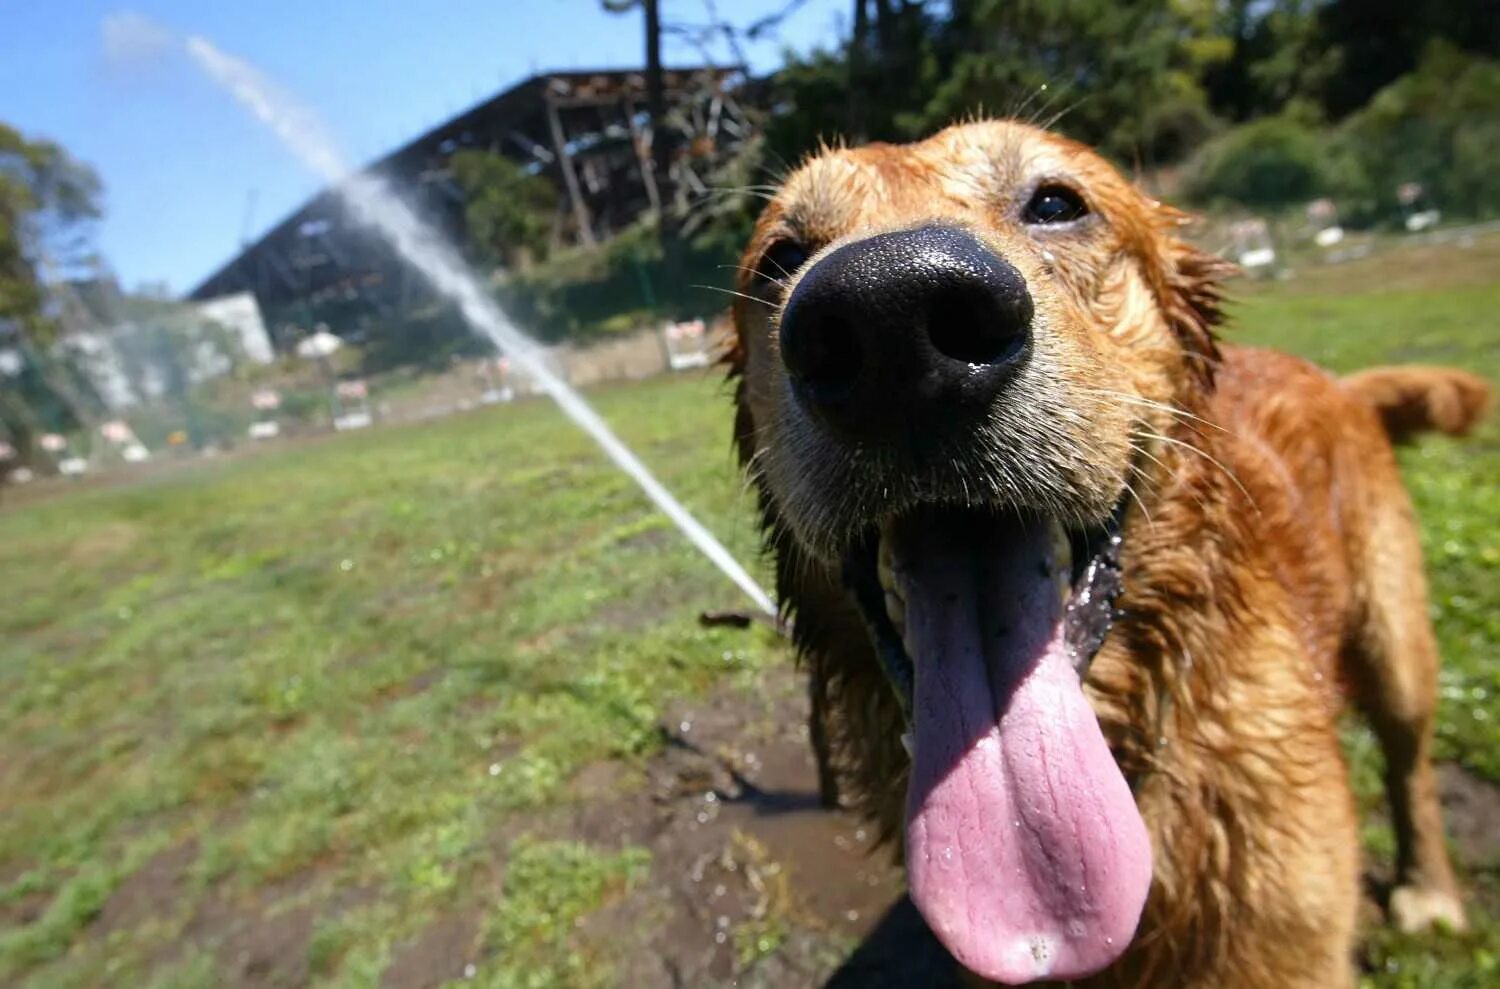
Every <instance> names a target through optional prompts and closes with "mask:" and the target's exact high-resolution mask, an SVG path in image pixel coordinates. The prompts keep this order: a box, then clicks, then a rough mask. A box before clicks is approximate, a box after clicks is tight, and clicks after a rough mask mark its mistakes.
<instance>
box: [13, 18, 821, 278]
mask: <svg viewBox="0 0 1500 989" xmlns="http://www.w3.org/2000/svg"><path fill="white" fill-rule="evenodd" d="M710 2H711V0H710ZM661 3H662V10H663V19H664V20H666V21H668V22H672V21H680V22H688V23H702V22H704V21H705V20H707V16H706V13H705V3H704V0H661ZM785 4H786V0H717V7H718V9H719V11H720V13H721V15H723V16H725V17H727V18H729V19H731V20H733V21H734V22H736V23H739V24H742V25H743V24H747V23H750V22H752V21H754V20H755V19H756V18H758V17H759V16H762V15H764V14H765V13H767V12H771V11H776V10H780V9H782V7H783V6H785ZM3 6H4V7H5V10H4V13H3V14H0V23H3V24H4V30H3V32H0V121H4V122H6V123H8V124H10V125H11V126H13V127H17V128H18V129H20V131H21V132H22V133H23V134H26V135H27V136H28V137H47V138H51V139H52V140H55V141H57V142H58V143H60V144H62V145H63V146H64V147H66V148H67V149H68V150H69V152H70V153H72V154H73V155H74V157H76V158H79V159H81V160H82V161H85V162H87V163H88V164H90V165H92V166H93V167H94V169H95V170H96V171H97V172H98V173H99V175H100V177H101V179H102V180H103V184H104V190H105V197H104V210H105V215H104V219H103V220H102V222H101V223H100V225H99V231H98V242H99V248H100V250H101V252H102V253H103V254H104V256H105V258H106V259H107V261H108V262H109V264H110V265H111V266H112V267H113V268H114V270H115V272H116V273H117V274H118V275H119V278H120V281H121V283H122V284H124V285H125V286H127V287H135V286H139V285H141V284H144V283H162V282H165V283H166V285H167V287H168V288H169V289H170V290H171V291H174V292H178V293H181V292H185V291H187V290H189V289H191V288H192V287H193V286H194V285H195V284H196V283H197V282H198V281H199V280H200V279H202V278H203V277H204V276H206V275H208V274H209V273H210V272H212V271H214V270H215V269H216V268H218V267H219V266H220V265H221V264H222V263H223V262H224V261H226V260H228V259H229V258H230V257H231V256H233V255H234V254H235V253H237V252H238V250H239V247H240V244H241V241H242V239H244V237H245V236H246V234H248V235H249V236H250V238H251V239H253V238H254V237H255V236H257V235H259V234H260V233H261V232H263V231H265V230H267V229H269V228H270V227H272V226H273V225H275V223H276V222H277V221H279V220H280V219H282V218H283V217H284V216H286V214H288V213H289V212H291V211H292V210H293V209H295V208H296V207H297V206H299V205H301V203H302V202H303V201H304V200H306V199H307V198H308V197H309V196H311V195H312V194H313V193H314V192H315V191H316V190H317V188H318V181H317V180H316V179H315V178H314V177H313V176H312V175H311V174H310V173H308V172H306V171H304V170H303V168H302V167H301V166H300V165H298V164H297V162H296V161H294V160H293V159H292V157H291V156H290V155H289V154H287V153H286V152H285V151H284V150H283V149H282V148H281V147H280V146H279V145H278V144H277V143H276V140H275V138H274V137H272V136H271V135H270V133H269V132H268V131H265V130H263V129H262V128H261V126H260V125H259V124H257V123H256V122H255V121H253V120H252V119H251V118H250V117H248V116H247V115H246V114H245V113H244V112H243V111H241V110H240V109H239V108H238V107H237V106H236V105H235V104H234V102H233V101H232V100H231V99H230V97H229V96H228V95H226V94H225V93H223V92H221V91H219V90H218V89H216V88H215V87H214V86H213V85H212V84H211V83H210V82H209V81H208V80H207V79H206V78H205V77H203V76H201V75H200V74H198V72H197V70H196V69H194V68H193V66H192V65H191V63H190V62H189V61H188V60H187V59H186V58H185V57H184V56H183V55H182V54H181V49H180V45H179V43H178V41H177V39H179V38H181V37H183V36H186V35H189V34H198V35H202V36H203V37H205V38H207V39H208V40H210V41H212V42H214V43H215V44H216V45H218V46H219V47H221V48H223V49H224V50H226V51H227V52H229V53H231V54H234V55H238V56H240V57H242V58H245V59H248V60H249V61H250V62H252V63H254V64H255V65H256V66H258V67H259V68H260V69H261V70H262V71H263V72H265V73H266V74H268V75H269V76H270V77H271V78H273V79H275V80H276V81H277V82H278V83H280V84H281V85H282V86H283V87H285V88H286V89H288V90H290V91H291V92H292V93H294V94H295V95H296V96H297V97H298V99H299V100H300V101H301V102H302V103H304V104H305V105H306V106H308V107H310V108H311V109H312V110H313V111H315V112H316V113H318V114H319V115H320V116H321V117H322V119H323V120H324V121H325V122H326V123H327V125H328V127H329V129H330V130H331V132H332V133H333V134H334V135H335V136H336V137H337V138H338V140H339V141H340V142H341V144H342V148H343V151H344V153H345V157H346V158H347V159H348V160H350V161H354V162H368V161H370V160H372V159H375V158H378V157H379V156H380V155H382V154H384V153H385V152H386V151H389V150H391V149H392V148H395V147H396V146H398V145H400V144H402V143H404V142H405V141H406V140H408V139H409V138H411V137H414V136H416V135H417V134H419V133H421V132H422V131H424V130H426V129H427V128H429V127H431V126H433V125H434V124H437V123H439V122H440V121H442V120H445V119H447V118H448V117H451V116H452V115H454V114H455V113H458V112H459V111H461V110H463V109H464V108H466V107H468V106H471V105H473V104H474V103H477V102H480V101H481V100H483V99H485V98H487V97H489V96H491V95H493V94H494V93H496V92H499V91H500V90H501V89H504V88H505V87H507V86H509V85H511V84H513V83H515V82H518V81H520V80H521V79H523V78H525V77H526V76H528V75H530V74H532V73H533V72H536V71H540V70H543V69H570V68H601V67H605V68H609V67H620V66H631V65H639V64H640V62H641V59H642V44H643V42H642V31H643V28H642V23H641V16H640V14H639V13H631V14H625V15H611V14H608V13H606V12H605V11H604V10H603V9H602V8H601V5H600V3H599V0H403V2H392V0H358V2H351V0H257V2H244V0H214V2H203V0H196V2H190V0H137V2H133V3H130V4H128V5H121V4H118V3H107V2H104V3H94V2H90V0H47V2H28V0H11V2H8V3H4V4H3ZM847 6H848V4H847V2H846V0H806V2H805V3H804V4H803V6H802V7H801V8H799V9H798V10H797V11H796V13H795V14H793V15H792V16H791V17H790V18H788V20H787V21H786V22H785V23H784V25H783V27H782V30H781V32H780V34H779V36H778V37H777V38H776V39H775V40H770V41H767V42H763V43H760V44H756V45H752V46H749V47H748V51H747V55H748V57H749V58H750V60H751V63H752V68H753V69H755V70H757V71H763V70H765V69H768V68H771V67H774V66H775V65H777V64H779V62H780V59H781V52H782V50H783V48H785V47H791V48H794V49H796V50H798V51H806V50H808V49H810V48H812V47H815V46H818V45H825V46H826V45H828V44H830V43H832V41H833V40H834V39H835V37H836V36H837V33H838V31H839V30H840V28H841V24H842V21H841V18H842V17H843V16H845V8H846V7H847ZM717 57H718V59H720V60H721V61H723V62H728V61H729V60H730V59H729V55H728V53H727V52H725V51H722V50H721V51H720V52H719V53H718V55H717ZM663 60H664V61H666V62H667V64H669V65H672V64H683V63H690V62H697V61H701V55H700V54H699V53H698V51H697V50H696V49H695V48H693V47H692V46H691V45H689V44H687V43H686V42H684V41H681V40H677V39H673V38H667V39H664V41H663Z"/></svg>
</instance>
